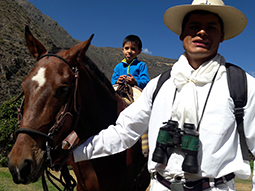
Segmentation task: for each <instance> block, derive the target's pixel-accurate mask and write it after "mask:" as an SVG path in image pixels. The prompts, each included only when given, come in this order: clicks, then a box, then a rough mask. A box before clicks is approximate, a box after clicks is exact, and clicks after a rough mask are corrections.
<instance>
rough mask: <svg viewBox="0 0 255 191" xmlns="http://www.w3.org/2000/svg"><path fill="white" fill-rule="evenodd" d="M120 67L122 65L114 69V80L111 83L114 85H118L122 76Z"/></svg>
mask: <svg viewBox="0 0 255 191" xmlns="http://www.w3.org/2000/svg"><path fill="white" fill-rule="evenodd" d="M119 65H120V64H117V65H116V66H115V68H114V72H113V74H112V80H111V83H112V85H114V84H116V82H117V80H118V79H119V77H120V76H121V74H120V70H119V68H120V67H119Z"/></svg>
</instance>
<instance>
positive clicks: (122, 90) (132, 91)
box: [113, 82, 142, 105]
mask: <svg viewBox="0 0 255 191" xmlns="http://www.w3.org/2000/svg"><path fill="white" fill-rule="evenodd" d="M113 88H114V90H115V91H116V92H117V94H118V95H119V96H120V97H122V99H123V100H124V101H125V102H126V103H127V104H128V105H130V104H131V103H133V102H134V101H135V100H136V99H137V98H138V97H139V96H140V95H141V93H142V89H141V88H139V87H138V86H131V85H129V84H127V83H126V82H125V83H123V84H114V85H113Z"/></svg>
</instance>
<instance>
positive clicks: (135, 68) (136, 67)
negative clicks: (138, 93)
mask: <svg viewBox="0 0 255 191" xmlns="http://www.w3.org/2000/svg"><path fill="white" fill-rule="evenodd" d="M125 61H126V59H124V60H122V62H121V63H119V64H117V65H116V66H115V68H114V73H113V75H112V81H111V83H112V84H115V83H116V81H117V80H118V78H119V77H120V76H121V75H128V74H131V75H132V76H134V78H135V80H136V82H137V86H138V87H140V88H141V89H143V88H144V87H145V86H146V84H147V83H148V82H149V81H150V78H149V74H148V70H147V65H146V64H145V63H144V62H141V61H139V60H137V59H134V60H133V61H132V62H131V64H128V63H127V62H125Z"/></svg>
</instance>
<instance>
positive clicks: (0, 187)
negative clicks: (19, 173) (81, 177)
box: [0, 167, 252, 191]
mask: <svg viewBox="0 0 255 191" xmlns="http://www.w3.org/2000/svg"><path fill="white" fill-rule="evenodd" d="M54 175H58V173H54ZM71 175H72V176H74V174H73V171H71ZM251 179H252V176H251V177H250V178H249V179H248V180H242V179H239V178H236V189H237V191H251V189H252V181H251ZM47 185H48V189H49V190H50V191H57V189H56V188H55V187H54V186H52V184H51V183H49V182H48V181H47ZM58 186H60V184H58ZM60 187H61V186H60ZM61 188H62V190H63V187H61ZM34 190H36V191H43V188H42V181H41V179H39V181H37V182H35V183H32V184H29V185H23V184H15V183H14V182H13V181H12V176H11V174H10V173H9V170H8V168H2V167H0V191H34Z"/></svg>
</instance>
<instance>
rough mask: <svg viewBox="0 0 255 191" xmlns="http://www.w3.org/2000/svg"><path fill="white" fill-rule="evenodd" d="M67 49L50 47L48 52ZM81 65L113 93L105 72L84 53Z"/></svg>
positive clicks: (54, 52)
mask: <svg viewBox="0 0 255 191" xmlns="http://www.w3.org/2000/svg"><path fill="white" fill-rule="evenodd" d="M68 49H69V48H59V47H52V49H51V50H50V51H49V52H48V53H52V54H56V53H58V52H59V51H61V50H68ZM83 67H88V68H89V70H90V71H92V72H93V73H94V75H95V76H96V77H97V79H98V80H99V81H100V82H101V83H103V84H104V85H105V86H106V87H107V88H108V89H109V91H110V93H112V94H114V93H115V91H114V89H113V87H112V84H111V82H110V81H109V80H108V78H107V77H106V76H105V74H104V73H103V72H102V71H101V70H99V68H98V67H97V65H96V64H95V63H94V62H93V61H92V60H91V59H90V58H89V57H88V56H86V55H84V57H83Z"/></svg>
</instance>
